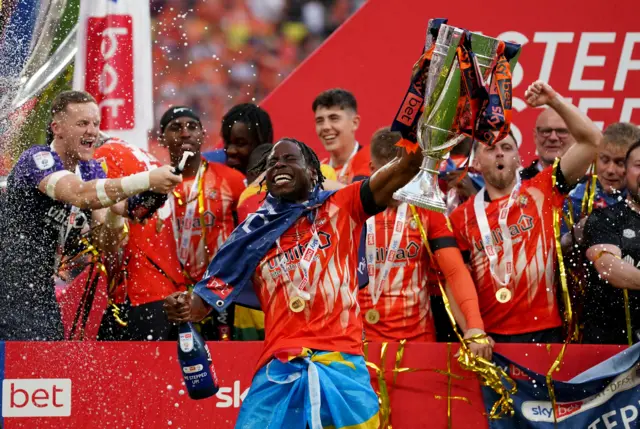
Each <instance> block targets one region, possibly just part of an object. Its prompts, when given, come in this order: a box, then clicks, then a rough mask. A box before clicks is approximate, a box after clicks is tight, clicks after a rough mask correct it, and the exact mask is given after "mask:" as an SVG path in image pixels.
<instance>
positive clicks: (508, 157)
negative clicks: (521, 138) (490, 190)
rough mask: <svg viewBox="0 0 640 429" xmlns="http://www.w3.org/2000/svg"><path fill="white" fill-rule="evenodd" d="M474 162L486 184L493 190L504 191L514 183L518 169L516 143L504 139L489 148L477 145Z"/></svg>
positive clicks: (518, 156) (518, 159)
mask: <svg viewBox="0 0 640 429" xmlns="http://www.w3.org/2000/svg"><path fill="white" fill-rule="evenodd" d="M475 162H476V168H477V169H478V170H479V171H480V173H482V176H484V180H485V181H486V182H487V183H489V184H490V185H491V186H493V187H494V188H497V189H505V188H507V187H509V186H511V185H512V184H513V183H514V181H515V178H516V174H518V167H520V155H519V154H518V147H517V145H516V142H515V141H513V139H512V138H511V137H506V138H505V139H504V140H502V141H500V142H498V143H496V144H495V145H494V146H491V147H489V146H485V145H483V144H479V145H478V147H477V150H476V161H475Z"/></svg>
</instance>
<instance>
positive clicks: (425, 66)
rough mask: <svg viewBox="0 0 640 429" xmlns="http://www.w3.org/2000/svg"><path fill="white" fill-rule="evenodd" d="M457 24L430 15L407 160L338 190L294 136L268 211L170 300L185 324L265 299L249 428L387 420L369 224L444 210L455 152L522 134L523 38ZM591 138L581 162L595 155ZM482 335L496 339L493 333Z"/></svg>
mask: <svg viewBox="0 0 640 429" xmlns="http://www.w3.org/2000/svg"><path fill="white" fill-rule="evenodd" d="M445 23H446V21H445V20H432V21H430V23H429V33H428V39H427V45H426V49H425V51H424V53H423V55H422V56H421V58H420V60H419V61H418V63H417V64H416V67H414V72H413V77H412V82H411V85H410V87H409V90H408V91H407V95H406V96H405V98H404V100H403V103H402V104H401V107H400V109H399V111H398V114H397V115H396V118H395V119H394V124H393V128H394V131H399V132H400V133H401V134H402V136H403V139H402V140H401V141H400V142H399V143H398V146H401V147H403V148H404V149H403V150H401V151H399V153H398V155H397V156H396V157H395V158H394V159H392V160H391V161H390V162H389V163H387V164H386V165H384V166H382V167H381V168H380V169H379V170H378V171H376V172H375V174H373V175H372V176H371V178H370V179H367V180H365V181H363V182H358V183H354V184H352V185H350V186H347V187H346V188H343V189H341V190H339V191H336V192H335V193H331V192H325V191H322V190H321V185H322V179H323V177H322V174H321V172H320V171H319V162H318V160H317V157H316V156H315V154H313V152H312V151H311V150H310V149H309V148H308V147H307V146H306V145H304V144H303V143H301V142H297V141H296V140H293V139H283V140H281V141H280V142H278V143H277V144H275V145H274V147H273V149H272V151H271V152H270V153H268V154H267V157H266V159H265V160H264V161H263V162H264V165H265V166H266V168H267V174H266V180H267V188H268V191H269V194H268V195H267V199H266V202H265V204H264V205H263V207H262V208H261V209H260V210H259V211H258V212H257V213H255V214H253V215H252V216H249V218H248V219H247V220H246V221H245V222H243V223H242V224H241V225H240V226H239V227H238V228H237V229H236V230H235V231H234V233H233V234H232V235H231V237H230V238H229V240H228V241H227V242H226V243H225V245H224V246H223V247H222V248H221V249H220V251H219V252H218V254H217V255H216V257H215V258H214V259H213V261H212V262H211V264H210V266H209V269H208V270H207V273H206V274H205V279H203V280H202V281H201V282H200V283H199V284H198V285H197V286H196V289H195V291H194V293H193V295H189V296H185V295H182V294H174V295H171V296H169V297H168V298H167V299H166V300H165V309H166V311H167V313H168V316H169V318H170V319H171V320H173V321H176V322H185V321H194V320H201V319H202V318H203V317H205V316H206V315H207V314H208V313H209V312H211V311H212V310H213V309H216V311H220V310H223V309H224V308H225V307H226V306H228V305H230V304H231V303H232V302H234V301H235V302H238V303H240V304H243V303H244V304H245V305H250V303H251V302H253V305H255V304H256V301H255V296H254V297H253V301H251V298H250V297H249V295H250V294H248V293H247V292H250V291H251V289H253V290H254V291H255V295H257V296H258V297H259V303H260V304H261V306H262V308H263V309H264V311H265V317H266V318H265V351H264V352H263V354H262V356H261V358H260V361H259V365H258V370H257V372H256V375H255V377H254V380H253V383H252V386H251V390H250V393H249V395H248V396H247V398H246V399H245V401H244V402H243V405H242V409H241V411H240V416H239V419H238V422H237V427H243V428H245V427H256V428H257V427H260V428H263V427H305V426H306V427H310V428H314V429H315V428H321V427H326V426H333V427H336V428H344V427H354V426H355V425H357V426H358V427H361V428H374V427H377V424H378V419H377V413H376V411H377V407H378V404H377V400H375V399H372V393H373V392H372V390H371V388H370V386H369V377H368V376H366V377H364V376H362V375H363V373H362V369H363V368H362V366H363V365H364V361H363V359H362V318H361V317H359V314H358V313H359V311H360V309H359V306H358V304H357V301H356V293H357V289H358V284H357V283H358V282H357V279H356V276H355V274H354V273H355V272H356V268H357V267H356V266H355V265H356V263H357V260H358V258H357V251H358V249H357V244H354V243H357V242H358V241H359V240H357V238H359V236H360V233H361V231H362V228H363V226H364V224H365V221H366V219H367V218H368V217H370V216H373V215H375V214H376V213H379V212H381V211H382V210H383V209H384V207H386V206H387V205H388V204H389V203H391V201H392V200H391V197H392V195H393V197H394V198H395V199H398V200H400V201H404V202H408V203H411V204H416V205H419V206H422V207H427V208H431V209H435V210H439V211H443V210H444V203H443V202H442V201H441V200H439V195H438V189H437V188H436V187H435V185H436V181H435V176H436V175H437V174H438V165H439V163H440V162H441V161H442V160H443V159H445V158H446V156H447V154H448V152H449V151H450V150H451V148H453V147H454V146H455V145H456V144H457V143H458V142H459V141H461V140H462V137H461V136H464V135H472V136H475V137H476V138H478V139H479V140H481V141H482V142H484V143H485V144H487V146H488V149H487V150H488V151H489V150H492V149H491V148H494V149H495V148H496V147H497V144H499V143H498V142H500V141H501V140H502V139H504V138H505V137H506V136H507V134H508V131H509V124H510V108H511V82H510V76H511V74H510V69H511V67H513V65H515V58H516V57H517V54H518V52H519V46H515V45H510V44H509V45H507V44H505V43H504V42H501V41H498V40H496V39H491V38H488V37H485V36H482V35H476V34H471V33H468V32H465V31H464V30H461V29H459V28H455V27H451V26H447V25H444V24H445ZM436 41H437V43H435V42H436ZM474 49H476V50H478V51H481V52H480V53H478V54H475V53H474V52H473V50H474ZM509 61H511V62H512V64H509ZM480 67H483V69H482V75H481V74H480V73H481V72H480ZM489 77H491V78H492V79H491V85H490V88H489V89H487V87H486V86H485V84H484V81H485V80H488V78H489ZM483 91H484V92H483ZM536 97H538V98H540V99H542V100H544V99H545V98H544V96H543V95H542V93H541V91H540V90H539V89H538V87H537V86H536V87H534V88H532V90H531V95H530V99H531V102H532V103H534V102H535V99H536ZM594 135H596V136H597V133H594ZM591 136H592V135H591V134H589V139H585V140H588V142H589V143H588V144H585V145H584V147H585V151H584V153H583V154H581V155H580V156H577V157H576V160H578V159H581V160H584V159H587V158H586V153H587V152H589V153H592V151H593V150H595V147H596V144H597V139H596V140H595V141H592V139H591ZM418 140H419V144H420V146H421V147H422V149H423V150H422V151H418V142H417V141H418ZM587 147H588V150H587ZM423 155H425V157H424V160H423ZM421 164H422V167H420V165H421ZM580 166H582V163H578V164H577V165H576V163H575V162H574V163H571V164H568V165H566V166H565V165H564V164H563V167H562V171H565V170H568V173H567V174H566V175H567V176H568V179H567V180H569V181H575V180H576V178H577V177H578V176H579V174H581V173H583V171H578V170H579V167H580ZM585 169H586V164H585ZM559 171H560V170H559ZM416 173H419V174H418V175H417V176H416V177H414V179H413V180H411V182H410V183H408V182H409V181H410V178H411V177H413V176H414V175H415V174H416ZM514 173H515V169H514ZM560 174H561V173H560ZM562 180H563V179H560V182H562ZM407 183H408V184H407ZM431 184H433V185H434V187H431V186H430V185H431ZM403 185H404V188H401V187H402V186H403ZM482 194H483V195H484V192H482ZM321 237H322V238H321ZM327 237H328V238H327ZM243 301H244V302H243ZM473 340H474V341H478V342H485V343H486V342H489V339H488V338H486V336H484V335H479V336H477V338H474V339H473ZM354 392H358V398H359V400H358V401H357V402H354V401H353V397H354ZM321 398H322V400H321ZM373 398H375V397H374V396H373ZM372 401H373V402H372ZM327 402H329V404H327Z"/></svg>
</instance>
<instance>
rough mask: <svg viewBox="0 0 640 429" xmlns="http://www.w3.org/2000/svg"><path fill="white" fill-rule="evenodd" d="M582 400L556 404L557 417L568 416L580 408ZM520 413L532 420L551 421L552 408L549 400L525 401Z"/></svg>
mask: <svg viewBox="0 0 640 429" xmlns="http://www.w3.org/2000/svg"><path fill="white" fill-rule="evenodd" d="M582 404H583V402H582V401H578V402H564V403H559V404H557V405H556V413H557V418H558V419H561V418H563V417H567V416H570V415H571V414H574V413H577V412H578V411H580V409H581V408H582ZM522 414H523V415H524V417H525V418H526V419H528V420H530V421H532V422H553V409H552V408H551V403H550V402H545V401H525V402H524V403H523V404H522Z"/></svg>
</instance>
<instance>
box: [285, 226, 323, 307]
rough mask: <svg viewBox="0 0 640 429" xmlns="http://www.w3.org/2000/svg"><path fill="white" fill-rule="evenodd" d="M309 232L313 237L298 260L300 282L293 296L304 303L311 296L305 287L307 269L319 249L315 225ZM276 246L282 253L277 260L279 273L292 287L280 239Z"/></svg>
mask: <svg viewBox="0 0 640 429" xmlns="http://www.w3.org/2000/svg"><path fill="white" fill-rule="evenodd" d="M311 231H312V233H313V235H312V236H311V240H309V242H308V243H307V246H306V247H305V249H304V252H303V253H302V257H301V258H300V262H298V267H299V268H300V270H301V271H302V281H300V284H298V286H297V287H296V289H295V295H296V296H299V297H300V298H302V299H304V300H305V301H309V300H310V299H311V295H310V294H309V292H308V291H307V286H308V284H309V267H310V266H311V262H312V261H313V259H314V258H315V256H316V253H318V249H319V248H320V236H319V235H318V231H317V230H316V226H315V223H314V224H313V225H312V226H311ZM276 245H277V246H278V250H280V253H282V257H281V258H279V260H278V265H280V271H282V274H283V275H284V276H286V278H287V281H288V282H289V284H290V285H293V280H292V279H291V276H290V275H289V270H288V269H287V256H286V254H285V252H284V250H282V247H280V239H279V238H278V240H277V241H276Z"/></svg>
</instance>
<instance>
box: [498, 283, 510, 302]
mask: <svg viewBox="0 0 640 429" xmlns="http://www.w3.org/2000/svg"><path fill="white" fill-rule="evenodd" d="M496 299H497V300H498V302H499V303H501V304H504V303H507V302H509V301H511V291H510V290H509V289H508V288H506V287H502V288H500V289H498V292H496Z"/></svg>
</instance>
